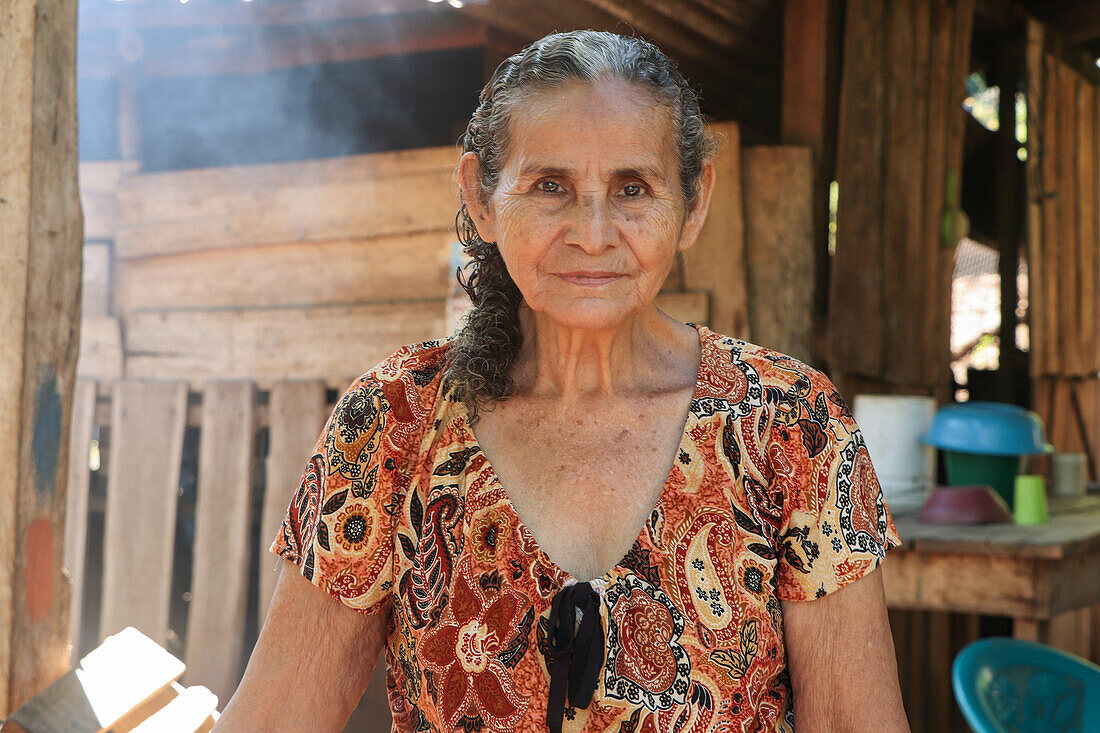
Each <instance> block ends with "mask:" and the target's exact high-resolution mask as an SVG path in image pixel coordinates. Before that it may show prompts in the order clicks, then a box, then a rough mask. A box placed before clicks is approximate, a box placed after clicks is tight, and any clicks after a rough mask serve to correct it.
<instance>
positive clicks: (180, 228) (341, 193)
mask: <svg viewBox="0 0 1100 733" xmlns="http://www.w3.org/2000/svg"><path fill="white" fill-rule="evenodd" d="M457 160H458V152H457V150H455V149H454V148H428V149H425V150H420V151H402V152H398V153H377V154H372V155H360V156H348V157H345V158H334V159H331V160H326V161H303V162H295V163H272V164H267V165H255V166H240V167H231V168H211V169H200V170H188V171H173V172H168V173H154V174H148V175H141V176H133V177H130V178H128V179H126V181H125V183H124V185H123V188H122V191H121V193H120V222H119V233H118V238H117V240H116V243H115V253H116V256H117V257H118V258H120V259H126V258H130V257H148V256H152V255H163V254H171V253H180V252H192V251H197V250H203V249H217V248H226V247H236V246H245V245H260V244H280V243H286V242H296V241H311V242H318V241H324V240H330V239H360V238H367V237H380V236H385V235H393V234H414V233H418V232H428V231H439V230H443V229H446V228H448V227H451V226H453V225H454V217H455V212H457V211H458V192H457V191H458V189H457V186H456V185H455V183H454V180H453V177H454V166H455V164H456V163H457Z"/></svg>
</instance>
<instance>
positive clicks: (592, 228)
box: [565, 196, 619, 254]
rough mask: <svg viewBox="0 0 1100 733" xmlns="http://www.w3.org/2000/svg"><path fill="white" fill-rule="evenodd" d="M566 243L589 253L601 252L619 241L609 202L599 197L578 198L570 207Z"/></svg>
mask: <svg viewBox="0 0 1100 733" xmlns="http://www.w3.org/2000/svg"><path fill="white" fill-rule="evenodd" d="M569 219H570V220H569V224H568V226H567V227H566V231H565V243H566V244H571V245H575V246H577V247H580V248H581V249H583V250H584V251H585V252H587V253H588V254H599V253H600V252H602V251H603V250H605V249H607V248H608V247H614V246H615V245H616V244H618V242H619V234H618V231H617V230H616V229H615V226H614V222H613V220H612V219H613V217H612V212H611V210H610V207H609V205H608V203H607V202H606V201H604V200H601V199H600V198H599V197H595V196H593V197H584V198H578V199H577V200H576V202H575V203H574V205H573V206H571V207H570V212H569Z"/></svg>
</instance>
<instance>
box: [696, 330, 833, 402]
mask: <svg viewBox="0 0 1100 733" xmlns="http://www.w3.org/2000/svg"><path fill="white" fill-rule="evenodd" d="M704 337H705V338H708V337H709V339H710V341H711V345H712V348H713V349H714V350H716V351H717V352H718V353H720V354H722V357H721V358H720V359H719V360H718V361H719V363H721V362H724V361H725V355H726V354H728V355H729V360H730V363H733V364H738V365H742V369H743V370H744V371H751V373H752V375H753V376H754V377H755V378H756V379H758V380H759V382H760V384H761V386H762V387H786V388H794V387H798V386H802V385H805V386H807V387H810V388H812V389H820V390H825V391H831V390H835V387H834V386H833V383H832V381H831V380H830V379H829V377H828V375H827V374H826V373H825V372H824V371H822V370H820V369H818V368H816V367H814V366H811V365H810V364H808V363H806V362H805V361H803V360H802V359H800V358H798V357H795V356H792V355H790V354H786V353H784V352H782V351H778V350H776V349H772V348H769V347H767V346H762V345H760V344H756V343H753V342H751V341H747V340H745V339H740V338H736V337H734V336H727V335H724V334H720V333H717V332H715V331H711V330H709V329H705V330H704ZM704 366H706V365H704Z"/></svg>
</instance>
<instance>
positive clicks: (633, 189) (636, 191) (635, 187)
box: [623, 183, 645, 198]
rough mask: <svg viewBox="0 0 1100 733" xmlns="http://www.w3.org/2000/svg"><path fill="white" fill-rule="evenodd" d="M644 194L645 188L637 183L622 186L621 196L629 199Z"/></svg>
mask: <svg viewBox="0 0 1100 733" xmlns="http://www.w3.org/2000/svg"><path fill="white" fill-rule="evenodd" d="M643 193H645V187H644V186H642V185H641V184H638V183H628V184H626V185H625V186H623V194H624V195H626V196H629V197H631V198H633V197H635V196H641V195H642V194H643Z"/></svg>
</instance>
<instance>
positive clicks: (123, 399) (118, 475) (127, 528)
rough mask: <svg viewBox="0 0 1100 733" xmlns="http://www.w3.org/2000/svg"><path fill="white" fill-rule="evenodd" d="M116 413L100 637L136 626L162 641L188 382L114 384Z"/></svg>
mask: <svg viewBox="0 0 1100 733" xmlns="http://www.w3.org/2000/svg"><path fill="white" fill-rule="evenodd" d="M111 410H112V415H111V452H110V460H109V463H108V474H107V509H106V513H105V514H106V516H105V518H104V530H103V602H102V605H101V613H100V636H101V637H105V636H108V635H110V634H113V633H117V632H118V631H120V630H122V629H124V628H126V627H127V626H135V627H137V628H138V629H139V630H140V631H141V632H142V633H144V634H145V635H147V636H149V637H151V638H153V639H154V640H155V641H157V642H158V643H161V644H163V643H165V641H166V638H167V632H168V606H169V594H170V590H171V583H172V557H173V552H174V547H175V542H174V539H175V532H176V496H177V491H178V489H179V470H180V460H181V457H182V455H183V429H184V417H185V415H186V413H187V385H186V384H184V383H183V382H172V381H158V380H123V381H121V382H116V383H115V392H114V397H113V399H112V403H111Z"/></svg>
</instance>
